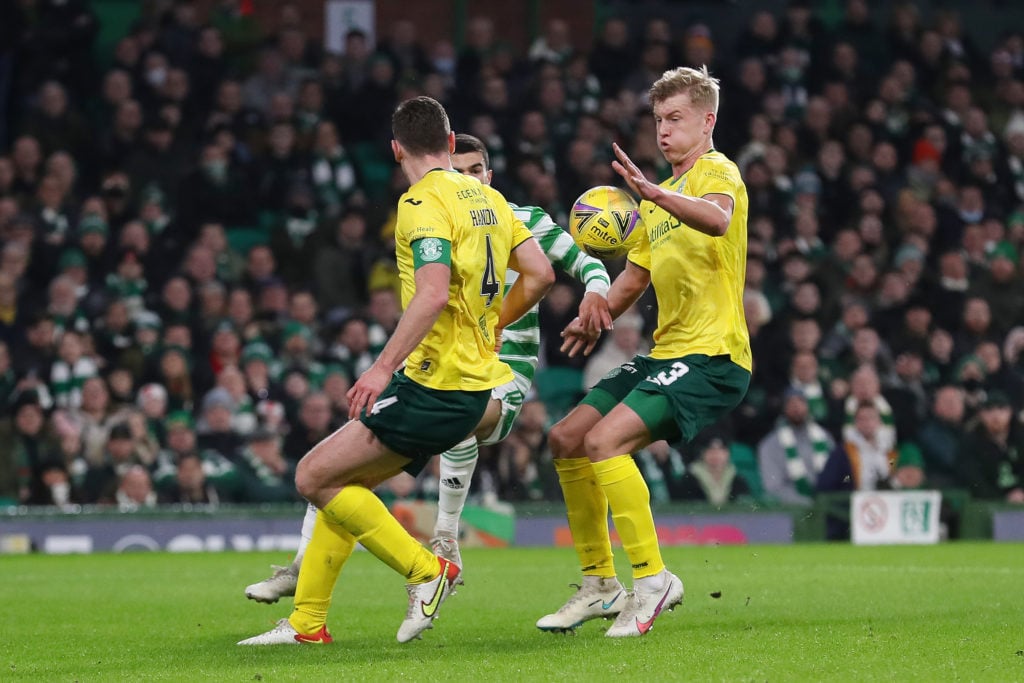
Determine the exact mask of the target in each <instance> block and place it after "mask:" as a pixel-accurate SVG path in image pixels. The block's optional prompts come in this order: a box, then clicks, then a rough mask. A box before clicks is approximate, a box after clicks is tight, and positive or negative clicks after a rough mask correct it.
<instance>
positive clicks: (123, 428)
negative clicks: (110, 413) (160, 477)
mask: <svg viewBox="0 0 1024 683" xmlns="http://www.w3.org/2000/svg"><path fill="white" fill-rule="evenodd" d="M135 466H139V467H140V468H142V469H143V470H145V467H144V463H143V461H142V458H141V457H140V456H139V453H137V452H136V449H135V444H134V440H133V438H132V431H131V427H129V426H128V424H127V423H124V422H119V423H117V424H115V425H113V426H112V427H111V428H110V431H109V432H108V434H107V441H106V444H105V446H104V449H103V454H102V455H101V457H100V460H99V462H94V463H90V464H89V469H88V470H87V471H86V473H85V481H84V483H83V485H82V496H83V498H84V500H85V502H87V503H99V504H110V503H120V498H121V496H119V491H120V486H121V480H122V478H123V477H124V476H125V475H126V474H127V473H128V471H129V470H130V469H132V468H133V467H135ZM146 480H147V484H148V480H149V476H148V474H147V476H146ZM139 483H140V482H135V484H136V485H137V484H139ZM139 489H141V487H139ZM139 489H136V491H138V490H139Z"/></svg>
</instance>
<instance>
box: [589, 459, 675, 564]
mask: <svg viewBox="0 0 1024 683" xmlns="http://www.w3.org/2000/svg"><path fill="white" fill-rule="evenodd" d="M594 472H595V473H596V474H597V482H598V483H599V484H600V485H601V488H602V489H603V490H604V495H605V496H606V497H607V499H608V506H609V507H611V509H612V521H613V522H615V529H616V531H618V532H619V538H620V539H622V548H623V550H625V551H626V554H627V555H629V562H630V564H631V565H633V578H634V579H640V578H643V577H645V576H654V575H655V574H657V573H658V572H660V571H661V570H662V569H664V568H665V563H664V562H663V561H662V559H661V549H660V548H659V547H658V533H657V531H656V530H655V528H654V514H653V513H652V512H651V492H650V491H649V490H648V488H647V482H645V481H644V478H643V476H641V475H640V470H639V469H637V466H636V463H635V462H633V458H632V457H631V456H628V455H617V456H615V457H614V458H609V459H608V460H602V461H601V462H595V463H594Z"/></svg>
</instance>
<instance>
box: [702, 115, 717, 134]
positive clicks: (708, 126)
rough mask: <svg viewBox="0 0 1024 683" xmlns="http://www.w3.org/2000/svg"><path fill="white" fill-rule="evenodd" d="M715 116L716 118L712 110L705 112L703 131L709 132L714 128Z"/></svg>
mask: <svg viewBox="0 0 1024 683" xmlns="http://www.w3.org/2000/svg"><path fill="white" fill-rule="evenodd" d="M716 118H718V117H716V116H715V112H713V111H709V112H708V113H707V114H705V115H704V132H705V133H710V132H711V131H712V130H714V128H715V119H716Z"/></svg>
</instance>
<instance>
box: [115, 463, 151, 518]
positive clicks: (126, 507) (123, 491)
mask: <svg viewBox="0 0 1024 683" xmlns="http://www.w3.org/2000/svg"><path fill="white" fill-rule="evenodd" d="M114 502H115V503H116V504H117V508H118V510H120V511H121V512H135V511H137V510H138V509H139V508H151V507H155V506H156V503H157V496H156V492H154V491H153V482H152V481H151V480H150V478H149V471H148V470H147V469H146V468H145V467H142V466H141V465H133V466H131V467H129V468H128V470H127V471H126V472H125V473H124V474H122V475H121V480H120V482H119V483H118V485H117V491H116V492H115V494H114Z"/></svg>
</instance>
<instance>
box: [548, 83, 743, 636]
mask: <svg viewBox="0 0 1024 683" xmlns="http://www.w3.org/2000/svg"><path fill="white" fill-rule="evenodd" d="M650 101H651V105H652V107H653V110H654V120H655V124H656V130H657V135H658V146H659V148H660V149H661V152H662V154H663V155H664V157H665V159H666V160H667V161H668V162H669V163H670V164H671V165H672V177H671V178H669V179H668V180H665V181H664V182H662V183H661V184H660V185H655V184H654V183H651V182H650V181H648V180H647V179H646V178H645V177H644V175H643V173H642V172H641V171H640V169H639V168H637V166H636V165H635V164H634V163H633V162H632V161H631V160H630V159H629V157H628V156H627V155H626V153H625V152H624V151H623V150H622V149H620V148H619V147H618V145H616V146H615V147H614V151H615V156H616V157H617V161H615V162H612V166H613V167H614V169H615V170H616V171H617V172H618V173H619V175H621V176H622V177H623V178H624V179H625V180H626V182H627V183H628V184H629V186H630V187H631V188H632V190H633V191H634V192H635V193H636V194H638V195H639V196H640V198H641V203H640V215H641V220H642V221H643V226H644V233H645V236H644V240H643V242H642V243H641V244H640V245H639V246H637V247H636V248H635V249H633V251H631V252H630V254H629V256H628V261H627V264H626V268H625V270H624V271H623V272H622V273H621V274H620V275H619V276H618V277H617V278H616V279H615V281H614V282H613V283H612V286H611V289H610V290H609V292H608V304H609V308H610V310H611V313H612V316H613V317H616V316H618V315H620V314H622V312H624V311H625V310H626V309H627V308H628V307H629V306H630V305H631V304H633V303H634V302H635V301H636V300H637V298H639V296H640V295H641V294H642V293H643V292H644V290H645V289H646V288H647V286H648V285H649V284H653V285H654V290H655V294H656V295H657V299H658V327H657V329H656V330H655V332H654V348H653V349H652V350H651V353H650V354H649V355H647V356H637V357H635V358H634V359H633V360H632V361H630V362H629V363H626V364H625V365H623V366H621V367H619V368H616V369H615V370H612V371H611V372H610V373H608V375H606V376H605V377H604V379H602V380H601V381H600V382H598V384H597V385H596V386H595V387H594V388H593V389H592V390H591V391H590V393H588V394H587V396H586V397H585V398H584V399H583V401H582V402H581V403H580V405H579V406H577V407H576V408H575V409H573V411H572V412H570V413H569V415H567V416H566V417H565V419H563V420H562V421H561V422H559V423H558V424H556V425H555V426H554V428H553V429H552V431H551V434H550V437H549V438H550V444H551V449H552V452H553V453H554V456H555V458H556V460H555V469H556V470H557V472H558V479H559V483H560V484H561V487H562V491H563V493H564V495H565V504H566V509H567V513H568V518H569V529H570V530H571V532H572V537H573V544H574V546H575V548H576V553H577V556H578V557H579V562H580V568H581V570H582V573H583V583H582V585H581V587H580V588H579V590H578V591H577V592H576V593H575V594H574V595H573V596H572V597H571V598H570V599H569V601H568V602H567V603H566V604H565V605H563V606H562V607H561V608H560V609H559V610H558V611H557V612H555V613H553V614H549V615H547V616H544V617H542V618H541V619H540V620H539V621H538V622H537V627H538V628H540V629H542V630H545V631H566V630H572V629H574V628H576V627H577V626H579V625H580V624H581V623H583V622H584V621H587V620H588V619H594V618H597V617H610V616H612V615H617V617H616V619H615V622H614V624H612V626H611V627H610V628H609V629H608V631H607V633H606V635H607V636H609V637H623V636H642V635H644V634H645V633H647V632H648V630H650V628H651V626H652V625H653V624H654V620H655V619H656V618H657V617H658V615H659V614H661V613H662V612H663V611H664V610H666V609H671V608H672V607H674V606H675V605H677V604H679V603H680V602H681V601H682V599H683V583H682V581H680V579H679V577H677V576H676V575H675V574H673V573H671V572H670V571H669V570H668V569H667V568H666V567H665V563H664V562H663V561H662V558H661V550H660V548H659V546H658V537H657V533H656V532H655V527H654V515H653V513H652V512H651V507H650V493H649V492H648V489H647V485H646V484H645V483H644V480H643V477H642V476H641V475H640V472H639V470H638V469H637V467H636V464H635V463H634V462H633V459H632V458H631V457H630V455H629V454H630V453H632V452H634V451H637V450H639V449H640V448H643V447H644V446H646V445H647V444H649V443H651V442H652V441H657V440H660V439H668V440H670V441H671V440H676V439H679V438H680V437H682V438H684V439H686V440H689V439H692V438H693V437H694V436H695V435H696V434H697V433H698V432H699V431H700V430H701V429H703V428H704V427H705V426H707V425H709V424H711V423H713V422H715V421H716V420H717V419H718V418H720V417H721V416H722V415H724V414H725V413H727V412H728V411H729V410H731V409H732V408H734V407H735V406H736V405H737V404H738V403H739V402H740V400H741V399H742V398H743V396H744V394H745V393H746V390H747V386H748V384H749V382H750V369H751V354H750V340H749V337H748V335H747V326H746V322H745V320H744V317H743V279H744V274H745V271H746V258H747V191H746V187H745V186H744V184H743V181H742V180H741V178H740V173H739V171H738V169H737V168H736V165H735V164H734V163H733V162H732V161H730V160H729V159H728V158H726V157H725V155H723V154H722V153H721V152H718V151H716V150H715V147H714V143H713V142H712V133H713V132H714V129H715V121H716V119H717V113H718V81H717V79H714V78H712V77H711V76H710V75H709V74H708V71H707V67H704V68H702V69H700V70H698V69H691V68H678V69H673V70H671V71H666V72H665V73H664V74H663V75H662V77H661V78H660V79H658V81H657V82H655V83H654V85H653V86H652V87H651V91H650ZM597 334H598V333H597V332H596V331H593V330H590V329H587V328H586V326H584V325H581V324H579V323H574V324H572V325H570V326H569V327H568V328H566V330H565V331H564V332H563V336H564V337H565V340H566V342H565V345H564V347H563V348H565V349H567V350H568V351H569V352H570V354H575V353H576V352H578V351H580V350H583V351H584V353H588V352H589V350H590V349H591V348H593V345H594V342H595V340H596V338H597ZM609 509H610V510H611V514H612V520H613V521H614V522H615V528H616V530H617V531H618V534H619V537H620V538H621V540H622V545H623V549H624V550H625V552H626V554H627V555H628V556H629V561H630V564H631V565H632V570H633V571H632V573H633V587H632V590H630V591H626V590H625V589H624V588H623V586H622V584H620V583H619V581H618V579H617V578H616V576H615V568H614V565H613V563H612V548H611V541H610V538H609V535H608V521H607V520H608V511H609Z"/></svg>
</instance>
